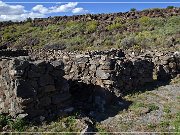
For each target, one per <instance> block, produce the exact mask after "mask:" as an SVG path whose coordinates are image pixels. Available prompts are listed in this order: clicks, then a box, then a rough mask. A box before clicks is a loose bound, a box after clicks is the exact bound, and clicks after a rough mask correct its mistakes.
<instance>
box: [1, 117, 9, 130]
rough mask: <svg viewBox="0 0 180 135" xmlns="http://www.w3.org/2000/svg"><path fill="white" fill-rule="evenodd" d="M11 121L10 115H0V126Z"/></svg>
mask: <svg viewBox="0 0 180 135" xmlns="http://www.w3.org/2000/svg"><path fill="white" fill-rule="evenodd" d="M8 121H9V117H7V116H5V115H2V114H1V115H0V127H1V128H2V127H4V126H6V125H7V124H8Z"/></svg>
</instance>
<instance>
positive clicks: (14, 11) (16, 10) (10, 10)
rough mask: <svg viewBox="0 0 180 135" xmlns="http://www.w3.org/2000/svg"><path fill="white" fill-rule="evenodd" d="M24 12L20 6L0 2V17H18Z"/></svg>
mask: <svg viewBox="0 0 180 135" xmlns="http://www.w3.org/2000/svg"><path fill="white" fill-rule="evenodd" d="M24 12H26V11H25V10H24V6H22V5H8V4H6V3H4V2H2V1H0V15H7V14H8V15H20V14H23V13H24Z"/></svg>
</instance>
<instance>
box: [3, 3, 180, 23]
mask: <svg viewBox="0 0 180 135" xmlns="http://www.w3.org/2000/svg"><path fill="white" fill-rule="evenodd" d="M8 2H9V3H8ZM25 2H32V3H25ZM33 2H34V3H33ZM38 2H39V3H38ZM43 2H46V3H43ZM47 2H55V3H47ZM56 2H66V3H58V4H57V3H56ZM69 2H71V3H69ZM81 2H102V3H81ZM103 2H172V3H139V4H138V3H103ZM173 2H179V3H173ZM169 5H171V6H176V7H180V0H136V1H135V0H61V1H60V0H0V21H7V20H13V21H18V20H20V21H22V20H25V19H26V18H27V17H31V18H38V17H48V16H62V15H74V14H86V13H92V14H96V13H113V12H126V11H129V10H130V9H131V8H136V9H137V10H143V9H147V8H165V7H167V6H169Z"/></svg>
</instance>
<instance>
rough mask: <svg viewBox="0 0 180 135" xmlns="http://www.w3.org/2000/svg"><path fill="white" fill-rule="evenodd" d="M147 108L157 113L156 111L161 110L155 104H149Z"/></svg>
mask: <svg viewBox="0 0 180 135" xmlns="http://www.w3.org/2000/svg"><path fill="white" fill-rule="evenodd" d="M147 106H148V108H149V110H150V111H155V110H158V109H159V107H158V106H157V105H155V104H154V103H152V104H148V105H147Z"/></svg>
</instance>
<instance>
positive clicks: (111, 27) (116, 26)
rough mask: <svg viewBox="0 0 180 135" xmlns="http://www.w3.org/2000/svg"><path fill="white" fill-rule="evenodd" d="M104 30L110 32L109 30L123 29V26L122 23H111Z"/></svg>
mask: <svg viewBox="0 0 180 135" xmlns="http://www.w3.org/2000/svg"><path fill="white" fill-rule="evenodd" d="M106 28H107V30H109V31H111V30H115V29H120V28H123V25H122V23H113V24H111V25H108V26H107V27H106Z"/></svg>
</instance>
